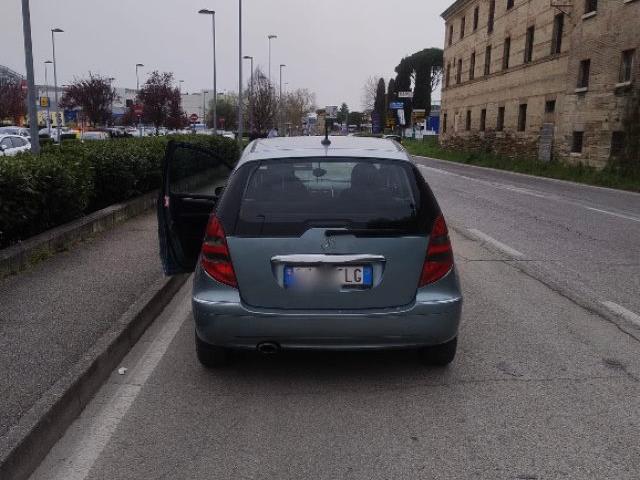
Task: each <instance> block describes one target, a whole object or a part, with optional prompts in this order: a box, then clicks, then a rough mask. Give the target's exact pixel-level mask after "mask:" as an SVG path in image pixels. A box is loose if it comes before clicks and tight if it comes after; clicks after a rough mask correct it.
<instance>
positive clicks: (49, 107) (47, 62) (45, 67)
mask: <svg viewBox="0 0 640 480" xmlns="http://www.w3.org/2000/svg"><path fill="white" fill-rule="evenodd" d="M52 64H53V62H52V61H51V60H45V62H44V88H45V96H46V97H47V134H48V135H49V138H51V101H50V99H49V75H48V72H47V70H48V68H47V66H48V65H52Z"/></svg>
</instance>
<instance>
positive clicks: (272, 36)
mask: <svg viewBox="0 0 640 480" xmlns="http://www.w3.org/2000/svg"><path fill="white" fill-rule="evenodd" d="M267 38H268V39H269V84H271V40H273V39H274V38H278V36H277V35H268V36H267Z"/></svg>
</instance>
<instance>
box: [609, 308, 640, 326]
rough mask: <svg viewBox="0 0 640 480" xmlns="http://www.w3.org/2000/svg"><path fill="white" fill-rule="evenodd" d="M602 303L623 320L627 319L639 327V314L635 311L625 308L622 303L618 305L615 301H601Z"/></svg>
mask: <svg viewBox="0 0 640 480" xmlns="http://www.w3.org/2000/svg"><path fill="white" fill-rule="evenodd" d="M602 304H603V305H604V306H605V307H607V308H608V309H609V310H611V311H612V312H613V313H615V314H616V315H619V316H621V317H622V318H624V319H625V320H628V321H629V322H631V323H633V324H635V325H636V326H637V327H640V315H638V314H637V313H634V312H632V311H631V310H627V309H626V308H624V307H623V306H622V305H618V304H617V303H613V302H602Z"/></svg>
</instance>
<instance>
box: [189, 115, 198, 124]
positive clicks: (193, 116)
mask: <svg viewBox="0 0 640 480" xmlns="http://www.w3.org/2000/svg"><path fill="white" fill-rule="evenodd" d="M199 118H200V117H198V115H197V114H196V113H192V114H191V115H189V120H190V121H191V123H196V122H197V121H198V119H199Z"/></svg>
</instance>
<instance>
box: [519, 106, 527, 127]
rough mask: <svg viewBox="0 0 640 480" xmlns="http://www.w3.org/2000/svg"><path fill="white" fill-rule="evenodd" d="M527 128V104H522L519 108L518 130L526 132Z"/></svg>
mask: <svg viewBox="0 0 640 480" xmlns="http://www.w3.org/2000/svg"><path fill="white" fill-rule="evenodd" d="M526 129H527V104H526V103H523V104H522V105H520V108H519V110H518V131H519V132H524V131H525V130H526Z"/></svg>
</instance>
